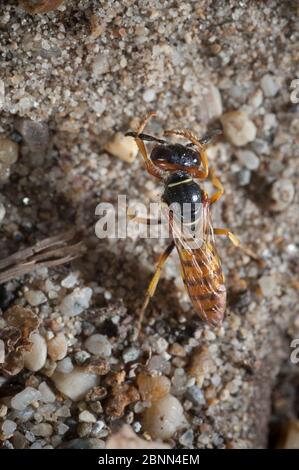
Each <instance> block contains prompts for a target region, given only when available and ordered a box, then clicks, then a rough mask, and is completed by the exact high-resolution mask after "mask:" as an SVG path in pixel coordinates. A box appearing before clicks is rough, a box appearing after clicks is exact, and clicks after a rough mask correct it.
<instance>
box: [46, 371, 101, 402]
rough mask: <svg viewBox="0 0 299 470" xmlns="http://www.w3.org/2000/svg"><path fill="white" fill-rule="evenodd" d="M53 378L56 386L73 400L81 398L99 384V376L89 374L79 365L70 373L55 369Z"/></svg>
mask: <svg viewBox="0 0 299 470" xmlns="http://www.w3.org/2000/svg"><path fill="white" fill-rule="evenodd" d="M51 378H52V380H53V382H54V383H55V386H56V388H57V389H58V390H59V391H60V392H61V393H63V394H64V395H66V396H67V397H68V398H70V399H71V400H73V401H78V400H81V399H82V398H84V396H85V395H86V393H87V392H88V391H89V390H90V389H91V388H93V387H96V386H97V385H98V384H99V377H98V376H96V375H94V374H87V373H86V372H83V371H82V370H80V368H79V367H76V368H74V370H73V371H72V372H70V373H69V374H63V373H61V372H56V371H55V372H54V374H53V375H52V377H51Z"/></svg>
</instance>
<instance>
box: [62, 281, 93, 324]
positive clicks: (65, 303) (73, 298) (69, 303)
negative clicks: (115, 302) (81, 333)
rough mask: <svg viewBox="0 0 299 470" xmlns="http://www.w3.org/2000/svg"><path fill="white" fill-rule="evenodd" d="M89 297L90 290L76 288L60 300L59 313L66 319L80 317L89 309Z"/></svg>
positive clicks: (88, 288)
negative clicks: (66, 317)
mask: <svg viewBox="0 0 299 470" xmlns="http://www.w3.org/2000/svg"><path fill="white" fill-rule="evenodd" d="M91 296H92V289H91V288H90V287H83V288H79V287H76V289H74V290H73V292H72V293H71V294H68V295H66V296H65V297H64V299H63V300H62V302H61V304H60V306H59V308H60V312H61V313H62V315H66V316H68V317H73V316H75V315H80V313H82V312H84V310H86V309H87V308H88V307H89V304H90V300H91Z"/></svg>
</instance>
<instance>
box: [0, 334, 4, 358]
mask: <svg viewBox="0 0 299 470" xmlns="http://www.w3.org/2000/svg"><path fill="white" fill-rule="evenodd" d="M4 361H5V344H4V341H3V340H2V339H0V364H3V363H4Z"/></svg>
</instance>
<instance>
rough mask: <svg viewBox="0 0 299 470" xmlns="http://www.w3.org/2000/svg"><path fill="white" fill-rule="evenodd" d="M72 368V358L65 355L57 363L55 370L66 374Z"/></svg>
mask: <svg viewBox="0 0 299 470" xmlns="http://www.w3.org/2000/svg"><path fill="white" fill-rule="evenodd" d="M73 369H74V366H73V363H72V360H71V358H70V357H65V358H64V359H62V361H59V362H58V363H57V367H56V371H57V372H62V373H63V374H68V373H69V372H72V370H73Z"/></svg>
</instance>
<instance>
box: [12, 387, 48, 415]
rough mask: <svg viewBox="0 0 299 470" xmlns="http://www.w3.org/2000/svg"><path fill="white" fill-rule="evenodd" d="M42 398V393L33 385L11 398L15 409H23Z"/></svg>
mask: <svg viewBox="0 0 299 470" xmlns="http://www.w3.org/2000/svg"><path fill="white" fill-rule="evenodd" d="M40 399H41V393H40V391H39V390H36V389H35V388H33V387H26V388H25V389H24V390H22V391H21V392H20V393H17V394H16V395H15V396H14V397H13V398H12V399H11V406H12V408H14V409H15V410H19V411H23V410H25V409H26V408H27V406H29V405H31V403H33V402H35V401H38V400H40Z"/></svg>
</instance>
